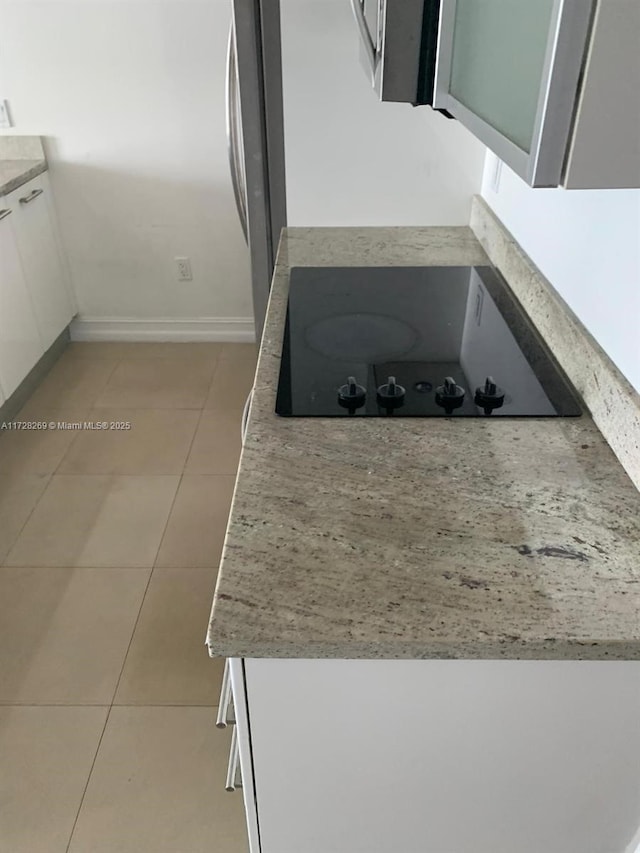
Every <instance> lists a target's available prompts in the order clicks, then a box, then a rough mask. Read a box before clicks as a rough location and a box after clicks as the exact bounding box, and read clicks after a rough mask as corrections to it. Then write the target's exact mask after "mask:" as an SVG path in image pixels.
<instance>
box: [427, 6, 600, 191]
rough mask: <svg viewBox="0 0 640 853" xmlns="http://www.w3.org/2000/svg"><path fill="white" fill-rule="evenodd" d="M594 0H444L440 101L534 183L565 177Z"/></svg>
mask: <svg viewBox="0 0 640 853" xmlns="http://www.w3.org/2000/svg"><path fill="white" fill-rule="evenodd" d="M593 9H594V4H593V2H592V0H535V2H531V0H443V3H442V6H441V20H440V36H439V44H438V58H437V63H436V73H435V97H434V106H435V107H438V108H441V109H445V110H447V111H448V112H449V113H451V114H452V115H453V116H455V118H457V119H458V120H459V121H461V122H462V123H463V124H464V125H466V126H467V127H468V128H469V129H470V130H471V131H472V132H473V133H474V134H475V135H476V136H477V137H478V138H479V139H480V140H481V141H482V142H484V143H485V144H486V145H487V146H488V147H489V148H491V149H492V150H493V151H494V152H495V153H496V154H497V155H498V156H499V157H500V159H501V160H503V161H505V162H506V163H507V164H508V165H509V166H510V167H511V168H512V169H513V170H514V171H515V172H516V173H517V174H518V175H520V177H522V178H523V179H524V180H526V181H527V183H529V184H530V185H531V186H539V187H545V186H546V187H552V186H557V185H558V184H559V183H561V180H562V170H563V165H564V161H565V156H566V151H567V146H568V144H569V138H570V131H571V124H572V119H573V112H574V107H575V102H576V98H577V95H578V89H579V82H580V75H581V71H582V67H583V63H584V59H585V55H586V52H587V47H588V41H589V33H590V27H591V22H592V16H593Z"/></svg>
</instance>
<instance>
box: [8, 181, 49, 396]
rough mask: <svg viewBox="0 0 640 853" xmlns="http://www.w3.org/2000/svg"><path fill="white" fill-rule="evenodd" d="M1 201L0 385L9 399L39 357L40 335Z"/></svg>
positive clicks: (10, 219)
mask: <svg viewBox="0 0 640 853" xmlns="http://www.w3.org/2000/svg"><path fill="white" fill-rule="evenodd" d="M14 213H15V211H14V210H13V209H12V208H11V207H10V206H9V205H8V204H7V198H6V197H5V198H0V384H2V389H3V391H4V394H5V396H6V397H9V396H10V395H11V394H12V393H13V392H14V391H15V389H16V388H17V387H18V385H19V384H20V383H21V382H22V380H23V379H24V378H25V376H26V375H27V373H28V372H29V371H30V370H31V368H32V367H33V366H34V364H35V363H36V362H37V361H38V359H39V358H40V355H41V354H42V344H41V342H40V333H39V331H38V324H37V322H36V318H35V314H34V311H33V306H32V304H31V298H30V296H29V292H28V290H27V285H26V281H25V277H24V273H23V270H22V264H21V262H20V254H19V253H18V248H17V245H16V240H15V236H14V229H13V227H12V220H13V218H14Z"/></svg>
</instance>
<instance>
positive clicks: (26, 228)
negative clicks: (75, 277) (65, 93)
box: [4, 172, 74, 352]
mask: <svg viewBox="0 0 640 853" xmlns="http://www.w3.org/2000/svg"><path fill="white" fill-rule="evenodd" d="M4 205H5V206H7V207H9V208H11V210H12V211H13V226H14V230H15V235H16V242H17V244H18V251H19V253H20V257H21V259H22V266H23V269H24V273H25V278H26V281H27V287H28V289H29V293H30V295H31V300H32V303H33V308H34V311H35V315H36V320H37V323H38V328H39V330H40V337H41V341H42V352H45V351H46V350H47V349H48V348H49V347H50V346H51V344H52V343H53V342H54V341H55V339H56V338H57V337H58V335H59V334H60V333H61V332H62V330H63V329H64V328H66V326H68V324H69V322H70V321H71V318H72V316H73V313H74V312H73V306H72V302H71V296H70V292H69V288H68V283H67V276H66V271H65V267H64V264H63V261H62V258H61V256H60V250H59V247H58V243H57V240H56V235H55V228H54V221H53V216H52V208H51V189H50V184H49V176H48V175H47V174H46V172H45V173H43V174H42V175H39V176H38V177H37V178H34V179H33V180H31V181H29V183H27V184H24V185H23V186H22V187H20V188H19V189H17V190H14V192H12V193H10V194H9V195H7V196H5V198H4Z"/></svg>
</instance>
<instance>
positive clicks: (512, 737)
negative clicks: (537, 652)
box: [243, 659, 640, 853]
mask: <svg viewBox="0 0 640 853" xmlns="http://www.w3.org/2000/svg"><path fill="white" fill-rule="evenodd" d="M244 669H245V673H244V674H245V685H246V699H247V705H248V715H249V728H250V740H251V756H252V762H253V763H252V771H253V773H252V777H251V778H252V779H253V780H254V783H255V801H254V802H255V803H256V804H257V822H258V826H259V835H260V843H261V846H260V847H259V848H258V847H252V853H256V851H258V850H260V853H514V851H517V853H603V851H607V853H627V850H628V845H629V844H630V842H631V840H632V838H633V837H634V834H635V833H637V830H638V827H639V826H640V805H639V804H640V722H639V721H640V664H637V663H627V662H613V661H612V662H608V661H607V662H591V661H589V662H565V661H436V660H433V661H406V660H404V661H403V660H399V661H390V660H388V661H349V660H255V659H248V660H245V661H244ZM251 756H250V757H251ZM246 773H248V770H247V769H246V768H245V766H244V765H243V775H245V774H246Z"/></svg>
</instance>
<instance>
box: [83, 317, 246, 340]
mask: <svg viewBox="0 0 640 853" xmlns="http://www.w3.org/2000/svg"><path fill="white" fill-rule="evenodd" d="M70 333H71V340H72V341H149V342H151V341H173V342H174V343H183V342H189V341H216V342H217V341H221V342H226V343H253V342H254V341H255V339H256V335H255V327H254V323H253V317H183V318H181V319H175V320H174V319H171V318H166V317H150V318H148V319H143V320H141V319H139V318H135V317H82V316H80V317H76V318H75V319H74V320H72V322H71V327H70Z"/></svg>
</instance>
